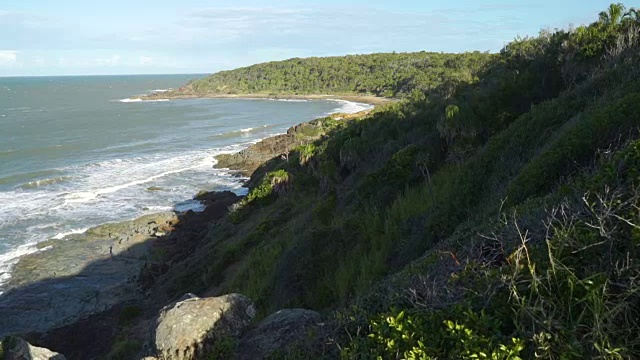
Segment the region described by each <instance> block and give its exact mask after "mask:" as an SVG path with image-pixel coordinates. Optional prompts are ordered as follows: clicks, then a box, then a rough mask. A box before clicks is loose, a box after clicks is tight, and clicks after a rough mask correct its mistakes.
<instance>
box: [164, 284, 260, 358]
mask: <svg viewBox="0 0 640 360" xmlns="http://www.w3.org/2000/svg"><path fill="white" fill-rule="evenodd" d="M254 316H255V307H254V304H253V302H252V301H251V300H250V299H249V298H247V297H246V296H243V295H240V294H228V295H223V296H219V297H210V298H199V297H197V296H195V295H192V294H187V296H186V299H185V297H183V300H179V301H178V302H176V303H174V304H172V305H169V306H167V307H165V308H163V309H162V310H161V311H160V315H159V316H158V320H157V322H156V326H155V330H154V336H153V339H152V343H153V344H154V345H155V348H156V352H157V355H158V356H159V357H160V358H162V359H164V360H191V359H201V358H203V357H204V356H205V355H206V354H207V353H208V352H209V351H210V350H211V349H212V348H213V346H214V345H215V342H216V341H220V340H221V339H225V338H228V337H235V336H238V335H239V334H240V333H241V332H242V330H243V329H244V328H245V327H246V326H247V325H248V324H249V322H251V319H253V317H254Z"/></svg>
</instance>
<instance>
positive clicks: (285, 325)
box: [238, 309, 321, 359]
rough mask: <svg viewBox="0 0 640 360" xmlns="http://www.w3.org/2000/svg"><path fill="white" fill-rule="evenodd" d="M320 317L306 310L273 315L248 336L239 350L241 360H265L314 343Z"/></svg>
mask: <svg viewBox="0 0 640 360" xmlns="http://www.w3.org/2000/svg"><path fill="white" fill-rule="evenodd" d="M320 319H321V317H320V314H319V313H317V312H315V311H311V310H306V309H284V310H280V311H278V312H276V313H274V314H271V315H269V316H268V317H266V318H265V319H264V320H262V321H261V322H260V323H259V324H258V325H257V326H256V327H255V328H253V329H251V330H249V331H248V332H247V333H246V334H244V335H243V336H242V338H241V340H240V344H239V346H238V357H239V358H240V359H265V358H268V357H269V356H271V355H273V354H274V353H275V352H276V351H277V352H279V353H281V354H287V353H288V352H289V351H290V350H292V349H294V348H295V347H297V346H299V347H304V346H305V343H312V342H313V340H314V339H315V338H317V336H318V335H319V333H320V331H319V330H320V329H319V327H320V325H321V324H320Z"/></svg>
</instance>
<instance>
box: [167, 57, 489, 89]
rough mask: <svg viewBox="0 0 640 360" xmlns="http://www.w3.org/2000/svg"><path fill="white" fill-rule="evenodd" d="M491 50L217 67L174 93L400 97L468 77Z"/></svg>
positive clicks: (460, 80) (328, 58)
mask: <svg viewBox="0 0 640 360" xmlns="http://www.w3.org/2000/svg"><path fill="white" fill-rule="evenodd" d="M493 57H494V56H493V55H490V54H486V53H480V52H473V53H466V54H440V53H428V52H424V51H423V52H417V53H390V54H385V53H382V54H369V55H347V56H335V57H325V58H306V59H297V58H296V59H289V60H285V61H274V62H268V63H264V64H257V65H253V66H249V67H245V68H240V69H235V70H230V71H221V72H218V73H215V74H213V75H211V76H208V77H206V78H203V79H199V80H194V81H192V82H191V83H189V84H187V85H186V86H184V87H182V88H180V89H179V90H178V91H177V92H175V93H174V95H179V94H182V95H199V96H204V95H226V94H236V95H241V94H254V95H255V94H275V95H287V94H295V95H308V94H333V95H335V94H339V95H354V94H361V95H376V96H384V97H402V96H406V95H408V94H410V93H411V92H412V91H413V90H422V91H429V90H434V89H436V88H438V87H441V86H442V85H444V84H449V86H450V87H453V86H455V85H456V84H457V83H460V82H468V81H472V80H473V79H474V78H475V76H476V73H477V72H478V71H479V70H480V69H482V68H483V67H484V65H486V64H487V62H489V61H490V60H491V59H492V58H493Z"/></svg>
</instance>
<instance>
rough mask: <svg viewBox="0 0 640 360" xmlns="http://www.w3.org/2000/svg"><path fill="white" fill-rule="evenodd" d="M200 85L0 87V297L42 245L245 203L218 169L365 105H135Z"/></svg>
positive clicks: (162, 79)
mask: <svg viewBox="0 0 640 360" xmlns="http://www.w3.org/2000/svg"><path fill="white" fill-rule="evenodd" d="M197 77H199V76H198V75H144V76H142V75H141V76H82V77H34V78H0V291H1V290H2V289H1V288H2V283H3V282H6V280H7V279H8V278H9V277H10V272H11V266H12V265H13V264H15V262H16V261H17V259H18V258H19V257H20V256H22V255H24V254H27V253H30V252H33V251H37V250H36V246H35V245H36V244H37V243H39V242H41V241H44V240H48V239H52V238H56V239H61V238H64V237H65V236H66V235H70V234H73V233H80V232H83V231H84V230H86V229H87V228H89V227H93V226H96V225H99V224H102V223H106V222H113V221H121V220H126V219H132V218H136V217H138V216H141V215H144V214H149V213H154V212H159V211H165V210H171V209H173V210H177V211H184V210H188V209H194V210H198V209H199V207H200V204H199V203H198V202H195V201H193V200H190V199H191V198H192V197H193V195H194V194H195V193H197V192H198V191H200V190H208V191H211V190H231V191H235V192H236V193H239V194H242V193H243V192H245V191H246V190H245V189H244V188H242V187H241V185H242V183H241V179H238V178H237V177H234V176H232V174H231V173H230V172H229V171H225V170H217V169H213V165H214V164H215V159H214V157H215V156H216V155H217V154H220V153H224V152H236V151H239V150H241V149H242V148H244V147H246V146H248V145H249V144H252V143H256V142H258V141H259V140H260V139H263V138H265V137H268V136H271V135H275V134H278V133H283V132H285V131H286V129H287V128H288V127H290V126H291V125H294V124H297V123H300V122H303V121H308V120H312V119H314V118H317V117H321V116H324V115H327V114H329V113H333V112H356V111H360V110H363V109H365V108H367V107H368V106H367V105H363V104H357V103H351V102H345V101H329V100H313V101H305V100H295V101H274V100H258V99H184V100H171V101H168V100H167V101H140V99H139V98H137V96H140V95H143V94H148V93H150V92H154V91H155V92H159V91H160V92H161V91H164V90H167V89H170V88H176V87H179V86H180V85H182V84H184V83H185V82H187V81H188V80H190V79H194V78H197Z"/></svg>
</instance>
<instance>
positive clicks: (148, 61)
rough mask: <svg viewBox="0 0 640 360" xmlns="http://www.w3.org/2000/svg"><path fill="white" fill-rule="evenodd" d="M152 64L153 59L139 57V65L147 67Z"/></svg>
mask: <svg viewBox="0 0 640 360" xmlns="http://www.w3.org/2000/svg"><path fill="white" fill-rule="evenodd" d="M151 62H153V58H152V57H151V56H140V65H148V64H151Z"/></svg>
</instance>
